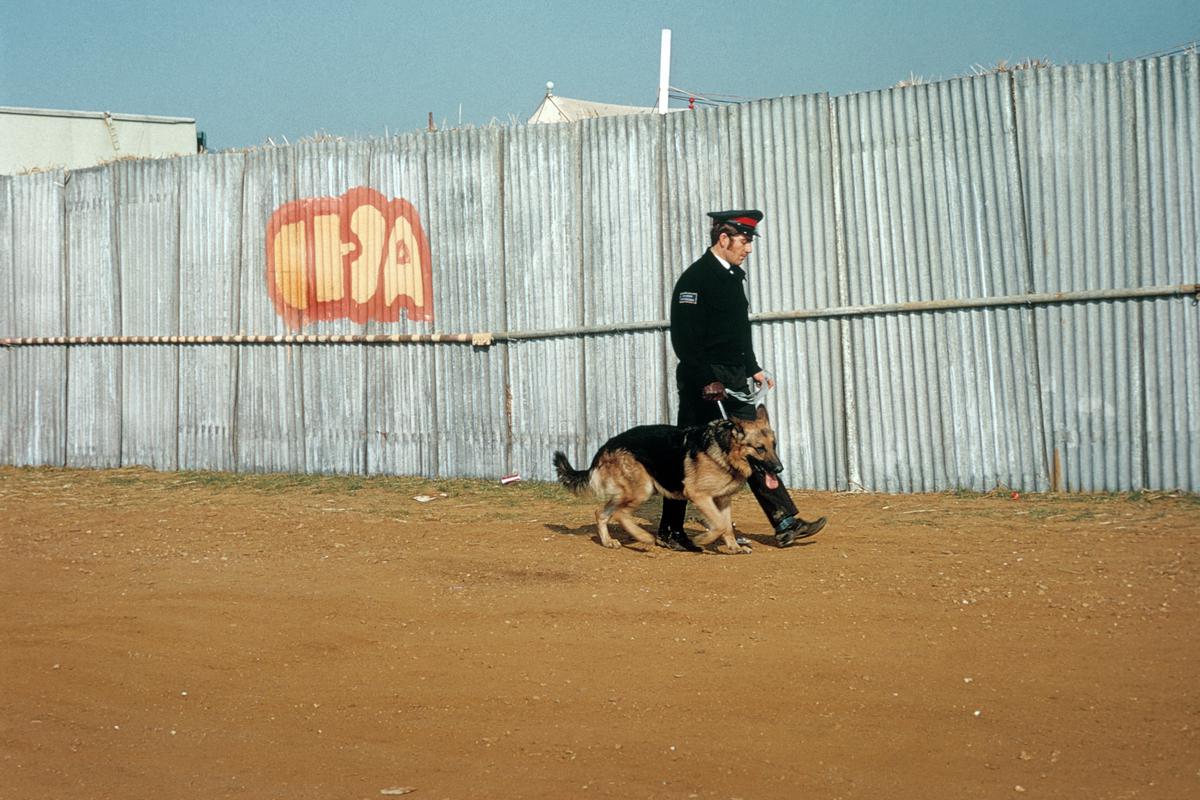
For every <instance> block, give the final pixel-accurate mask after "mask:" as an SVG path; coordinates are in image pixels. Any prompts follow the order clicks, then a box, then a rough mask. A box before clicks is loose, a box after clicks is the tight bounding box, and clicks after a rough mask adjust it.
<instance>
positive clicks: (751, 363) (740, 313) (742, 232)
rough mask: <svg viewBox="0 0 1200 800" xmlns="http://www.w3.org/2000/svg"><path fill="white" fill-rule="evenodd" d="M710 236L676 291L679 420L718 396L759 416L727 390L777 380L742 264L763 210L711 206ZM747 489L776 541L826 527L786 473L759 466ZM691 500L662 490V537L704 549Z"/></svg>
mask: <svg viewBox="0 0 1200 800" xmlns="http://www.w3.org/2000/svg"><path fill="white" fill-rule="evenodd" d="M708 216H709V217H711V218H712V230H711V232H710V235H709V238H710V241H711V243H712V247H710V248H709V249H708V250H707V251H706V252H705V253H704V255H702V256H701V257H700V259H699V260H698V261H696V262H695V263H694V264H692V265H691V266H690V267H688V268H687V269H686V270H684V271H683V274H682V275H680V276H679V280H678V282H676V284H675V289H674V291H673V293H672V295H671V344H672V346H673V347H674V348H675V355H676V356H677V357H678V358H679V367H678V368H677V369H676V371H675V382H676V385H677V386H678V388H679V419H678V422H677V424H678V425H680V426H681V427H682V426H688V425H703V424H705V423H707V422H710V421H712V420H714V419H719V418H720V409H719V408H718V406H717V401H721V402H722V403H723V404H724V407H725V410H726V411H727V412H728V413H729V414H730V415H731V416H734V417H739V418H742V419H750V420H752V419H754V417H755V408H754V407H753V406H752V405H750V404H749V403H745V402H742V401H740V400H737V399H736V398H734V397H732V396H730V395H727V394H726V391H725V390H726V388H727V387H728V388H729V389H732V390H734V391H738V392H744V391H745V390H746V388H747V387H748V386H749V383H748V380H753V381H754V383H755V384H756V385H759V384H762V383H766V384H767V385H768V386H770V387H774V385H775V382H774V381H773V380H771V378H769V377H768V376H767V375H766V374H765V373H764V372H763V368H762V367H761V366H759V363H758V359H757V358H756V357H755V355H754V345H753V343H752V342H751V340H750V315H749V312H750V303H749V301H748V300H747V299H746V292H745V287H744V284H743V281H744V280H745V279H746V273H745V272H743V271H742V264H743V262H745V260H746V257H747V256H748V255H750V251H751V250H752V249H753V248H754V237H755V236H757V235H758V230H757V229H758V223H760V222H761V221H762V218H763V213H762V212H761V211H756V210H737V211H712V212H709V214H708ZM749 484H750V490H751V491H752V492H754V497H755V499H757V500H758V504H759V505H760V506H762V509H763V512H765V513H766V515H767V519H769V520H770V522H771V525H772V527H773V528H774V529H775V542H776V543H777V544H778V545H779V546H780V547H787V546H789V545H791V544H792V543H793V542H795V541H796V540H798V539H804V538H807V537H809V536H812V535H813V534H814V533H816V532H817V531H819V530H821V528H823V527H825V518H824V517H821V518H820V519H818V520H816V521H814V522H805V521H804V520H802V519H800V517H799V516H798V515H797V512H796V506H795V504H794V503H793V502H792V498H791V496H790V495H789V494H788V492H787V487H785V486H784V485H783V481H781V480H779V478H778V477H777V476H775V475H770V474H767V473H764V472H763V471H761V470H757V469H756V470H754V472H753V474H752V475H751V476H750V480H749ZM686 511H687V501H686V500H672V499H670V498H663V513H662V519H661V521H660V522H659V526H658V543H659V544H660V545H662V546H664V547H670V548H671V549H673V550H688V551H692V552H699V551H700V550H701V549H702V548H700V547H699V546H697V545H696V544H695V543H694V542H692V540H691V539H690V538H688V536H687V535H686V534H685V533H684V532H683V519H684V515H685V513H686Z"/></svg>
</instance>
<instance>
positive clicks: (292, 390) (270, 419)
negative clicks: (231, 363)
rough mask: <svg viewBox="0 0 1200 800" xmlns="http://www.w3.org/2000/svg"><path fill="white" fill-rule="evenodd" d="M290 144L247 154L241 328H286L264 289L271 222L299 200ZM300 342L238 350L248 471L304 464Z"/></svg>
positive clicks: (243, 458)
mask: <svg viewBox="0 0 1200 800" xmlns="http://www.w3.org/2000/svg"><path fill="white" fill-rule="evenodd" d="M295 175H296V156H295V153H294V150H293V149H292V148H276V149H270V150H262V151H257V152H251V153H249V154H248V155H247V160H246V173H245V178H244V187H245V188H244V191H243V196H242V208H243V212H242V213H243V215H244V216H245V220H246V223H245V225H244V227H243V230H242V249H241V259H242V264H243V267H242V274H241V288H240V294H239V298H240V302H239V304H238V313H239V320H240V324H239V328H238V329H239V330H240V331H245V332H247V333H253V334H258V335H268V334H274V335H279V334H283V333H285V332H286V327H285V325H284V322H283V320H282V319H281V318H280V316H279V315H278V314H277V313H276V311H275V308H274V306H273V305H272V303H271V299H270V295H269V293H268V289H267V267H266V248H267V245H266V240H267V236H266V222H267V220H268V219H270V217H271V214H272V213H273V212H274V211H275V209H277V208H279V207H280V206H282V205H284V204H285V203H288V202H291V201H293V200H296V199H297V197H298V190H297V188H296V177H295ZM298 350H299V348H298V347H293V346H286V345H285V346H270V345H250V346H245V347H242V348H241V350H240V353H239V363H238V380H237V414H236V416H235V419H236V425H237V463H238V469H239V470H240V471H246V472H287V471H294V472H305V471H307V469H308V465H307V464H306V463H305V459H304V453H305V449H304V439H303V437H304V417H303V405H302V399H301V398H302V394H301V392H300V389H299V386H300V375H299V354H298V352H297V351H298Z"/></svg>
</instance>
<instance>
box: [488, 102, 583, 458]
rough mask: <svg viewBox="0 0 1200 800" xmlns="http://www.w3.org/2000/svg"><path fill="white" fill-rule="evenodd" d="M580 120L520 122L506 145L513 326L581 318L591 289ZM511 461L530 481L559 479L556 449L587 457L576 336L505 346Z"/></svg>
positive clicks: (574, 323) (559, 325)
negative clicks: (587, 282) (586, 276)
mask: <svg viewBox="0 0 1200 800" xmlns="http://www.w3.org/2000/svg"><path fill="white" fill-rule="evenodd" d="M580 136H581V133H580V126H578V125H531V126H527V127H524V128H513V129H512V130H511V131H509V132H508V134H507V136H506V137H505V151H504V184H503V185H504V198H505V204H504V248H505V251H504V262H505V265H506V269H505V286H504V290H505V296H506V303H505V305H506V314H505V320H504V327H505V329H506V330H512V331H536V330H562V329H566V328H576V327H578V326H580V325H581V324H582V323H583V320H584V316H585V311H584V309H585V308H586V306H587V304H588V302H589V298H588V295H587V293H586V292H585V291H584V288H583V287H584V274H583V270H584V263H583V251H582V246H583V240H582V226H583V205H582V187H581V182H582V176H581V173H580V170H579V158H580V147H581V141H580ZM504 357H505V358H506V359H507V362H508V384H509V394H508V396H507V398H506V404H507V408H506V413H507V414H509V415H510V419H511V424H512V462H511V464H509V465H508V467H507V470H508V471H512V472H518V473H520V474H521V475H522V476H523V477H525V478H534V479H539V480H548V479H551V478H553V476H554V470H553V467H552V466H551V455H552V453H554V451H556V450H562V451H564V452H565V453H567V455H568V457H570V458H571V459H572V461H580V460H584V459H590V457H591V453H586V452H585V450H586V449H587V447H586V442H587V428H588V424H587V416H586V415H585V413H584V411H583V409H584V402H585V396H586V394H587V392H588V386H587V385H586V384H585V383H584V380H583V343H582V342H581V341H580V340H579V339H577V338H570V339H567V338H559V339H543V340H528V341H519V342H514V343H511V344H508V345H506V346H505V352H504Z"/></svg>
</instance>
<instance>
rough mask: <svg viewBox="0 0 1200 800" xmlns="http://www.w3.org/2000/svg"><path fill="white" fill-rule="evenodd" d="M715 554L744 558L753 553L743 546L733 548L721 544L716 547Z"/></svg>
mask: <svg viewBox="0 0 1200 800" xmlns="http://www.w3.org/2000/svg"><path fill="white" fill-rule="evenodd" d="M717 552H719V553H724V554H725V555H727V556H744V555H749V554H750V553H753V552H754V551H753V550H751V549H750V548H749V547H746V546H745V545H734V546H733V547H730V546H729V545H726V544H723V545H720V546H718V547H717Z"/></svg>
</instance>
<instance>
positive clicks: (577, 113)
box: [528, 84, 655, 125]
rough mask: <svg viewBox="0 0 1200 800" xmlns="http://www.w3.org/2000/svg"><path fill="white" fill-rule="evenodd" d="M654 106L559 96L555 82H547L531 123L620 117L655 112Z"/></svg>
mask: <svg viewBox="0 0 1200 800" xmlns="http://www.w3.org/2000/svg"><path fill="white" fill-rule="evenodd" d="M654 111H655V109H654V107H653V106H622V105H617V104H615V103H596V102H594V101H592V100H577V99H575V98H573V97H558V96H556V95H555V94H554V84H547V86H546V96H545V97H544V98H543V99H542V103H541V105H539V106H538V107H537V110H536V111H534V112H533V115H532V116H530V117H529V120H528V123H529V124H530V125H538V124H547V123H553V122H578V121H579V120H581V119H593V118H595V117H619V116H624V115H627V114H653V113H654Z"/></svg>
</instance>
